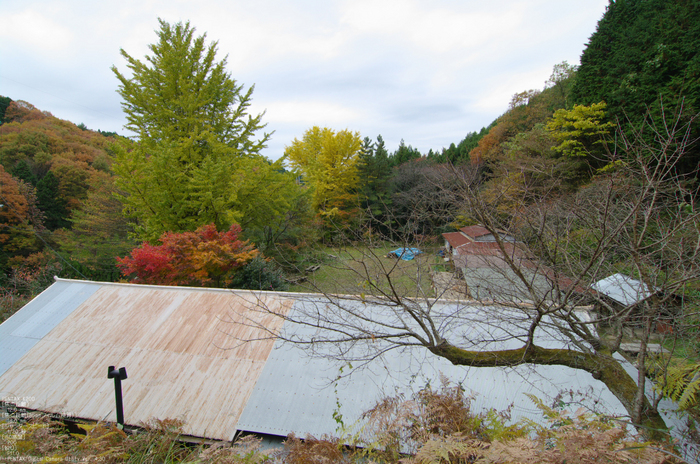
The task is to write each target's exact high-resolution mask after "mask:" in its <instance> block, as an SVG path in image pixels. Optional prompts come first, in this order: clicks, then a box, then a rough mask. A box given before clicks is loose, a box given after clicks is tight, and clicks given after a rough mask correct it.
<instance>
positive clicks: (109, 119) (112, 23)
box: [0, 0, 608, 159]
mask: <svg viewBox="0 0 700 464" xmlns="http://www.w3.org/2000/svg"><path fill="white" fill-rule="evenodd" d="M607 4H608V0H584V1H582V0H491V1H483V0H479V1H475V0H430V1H427V0H415V1H411V0H406V1H399V0H393V1H392V0H347V1H346V0H325V1H311V0H300V1H297V0H286V1H285V0H269V1H268V0H247V1H238V0H229V1H218V2H215V1H210V0H198V1H192V0H189V1H186V2H185V1H179V0H168V1H164V0H138V1H134V0H120V1H112V0H107V1H94V0H91V1H78V0H76V1H68V0H65V1H62V0H51V1H48V0H46V1H43V0H22V1H11V0H6V1H0V17H2V19H3V21H2V22H3V27H2V28H0V95H4V96H8V97H10V98H12V99H13V100H25V101H28V102H29V103H32V104H34V105H35V106H36V107H37V108H39V109H41V110H45V111H50V112H51V113H53V115H54V116H56V117H58V118H61V119H67V120H69V121H72V122H74V123H76V124H78V123H81V122H82V123H85V124H86V125H87V126H88V127H89V128H91V129H102V130H106V131H116V132H119V133H122V134H126V132H125V131H124V130H123V129H122V126H123V125H124V122H125V119H124V117H123V115H122V111H121V106H120V97H119V95H118V94H117V93H116V89H117V79H116V77H115V76H114V75H113V73H112V72H111V70H110V67H111V66H112V65H116V66H117V68H118V69H120V70H122V71H126V66H125V62H124V61H123V59H122V58H121V56H120V55H119V49H120V48H123V49H124V50H126V51H127V52H128V53H129V54H130V55H131V56H133V57H137V58H143V57H144V56H145V55H146V53H147V46H148V44H150V43H154V42H155V41H156V40H157V37H156V34H155V32H154V31H155V29H157V28H158V21H157V18H159V17H160V18H163V19H164V20H166V21H168V22H171V23H174V22H178V21H187V20H189V21H190V23H191V25H192V26H194V27H195V28H196V29H197V32H198V33H199V34H202V33H207V37H208V39H210V40H218V41H219V55H218V56H219V57H220V58H223V57H225V56H227V55H228V69H229V71H230V72H231V74H232V77H234V78H235V79H236V80H237V81H238V82H239V83H242V84H245V85H246V86H250V85H252V84H255V92H254V94H253V111H254V112H261V111H266V115H265V117H264V121H266V122H267V124H268V126H267V130H269V131H275V133H274V134H273V136H272V139H271V141H270V143H269V146H268V148H267V149H266V150H265V151H264V154H265V155H267V156H268V157H270V158H273V159H276V158H278V157H280V156H281V155H282V153H283V152H284V147H285V146H286V145H288V144H289V143H290V142H291V141H292V140H293V139H294V138H295V137H296V138H301V137H302V136H303V134H304V131H306V130H307V129H308V128H310V127H311V126H314V125H318V126H328V127H331V128H333V129H336V130H340V129H349V130H352V131H359V132H360V133H361V135H362V136H363V137H365V136H368V137H370V138H372V139H375V138H376V136H377V135H378V134H381V135H382V137H384V139H385V141H386V142H387V148H388V149H389V151H393V150H395V149H396V147H397V146H398V144H399V141H400V140H401V139H404V140H405V142H406V144H407V145H412V146H414V147H415V148H418V149H419V150H420V151H421V152H424V153H425V152H427V151H428V150H429V149H431V148H432V149H434V150H439V149H441V148H442V147H447V146H449V144H450V143H453V142H454V143H458V142H459V141H460V140H462V139H463V138H464V136H465V135H466V134H467V133H468V132H471V131H478V130H480V129H481V128H482V127H484V126H486V125H488V124H489V123H490V122H491V121H493V120H494V119H495V118H496V117H497V116H499V115H500V114H502V113H503V112H504V111H505V110H506V109H507V107H508V103H509V102H510V99H511V97H512V95H513V94H515V93H517V92H521V91H523V90H528V89H542V88H543V87H544V83H545V81H546V80H547V78H548V77H549V76H550V74H551V71H552V67H553V66H554V65H555V64H557V63H560V62H562V61H565V60H566V61H568V62H569V63H570V64H578V63H579V60H580V56H581V52H582V51H583V49H584V47H585V45H586V43H587V41H588V38H589V37H590V35H591V34H592V33H593V32H594V31H595V27H596V23H597V22H598V20H599V19H600V18H601V17H602V15H603V13H604V12H605V6H606V5H607Z"/></svg>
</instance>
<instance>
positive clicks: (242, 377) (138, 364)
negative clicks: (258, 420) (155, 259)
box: [0, 285, 292, 440]
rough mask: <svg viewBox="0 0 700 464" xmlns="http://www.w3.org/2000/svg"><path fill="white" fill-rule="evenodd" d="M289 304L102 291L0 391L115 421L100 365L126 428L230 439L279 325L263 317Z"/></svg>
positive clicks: (119, 288) (196, 293)
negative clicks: (111, 369) (117, 386)
mask: <svg viewBox="0 0 700 464" xmlns="http://www.w3.org/2000/svg"><path fill="white" fill-rule="evenodd" d="M256 305H258V306H264V307H265V308H266V309H265V310H264V311H251V307H252V306H256ZM291 305H292V300H288V299H285V298H283V297H280V296H277V295H262V296H256V297H254V298H253V297H252V294H251V293H248V292H245V294H244V293H241V294H236V293H233V292H230V291H212V290H197V289H178V288H158V287H146V286H143V287H142V286H137V285H103V286H102V287H101V288H100V289H99V290H98V291H97V292H95V293H94V294H93V295H92V296H91V297H90V298H88V299H87V300H86V301H85V302H84V303H82V304H81V305H80V306H78V307H77V308H76V309H75V310H74V311H73V312H72V313H71V314H70V315H69V316H68V317H66V318H65V319H64V320H63V321H62V322H61V323H60V324H58V325H57V326H56V327H55V328H54V329H53V330H52V331H51V332H49V333H48V334H47V335H46V336H45V337H43V339H42V340H41V341H39V342H38V343H37V344H36V346H34V348H32V349H31V350H30V351H29V352H27V353H26V354H25V355H24V357H23V358H22V359H21V362H18V363H15V365H13V366H12V367H11V368H10V369H8V371H7V372H6V373H5V374H4V375H3V376H2V377H0V393H1V394H2V395H3V396H16V397H30V398H33V401H31V402H30V404H28V405H27V406H28V407H30V408H32V409H40V410H45V411H49V412H56V413H63V414H73V415H76V416H78V417H84V418H89V419H95V420H100V419H105V418H107V419H109V420H114V411H113V409H114V389H113V384H112V382H111V381H110V380H108V379H107V367H108V366H110V365H114V366H117V367H120V366H125V367H126V368H127V372H128V375H129V378H128V379H127V380H125V381H124V382H123V384H122V386H123V390H124V414H125V419H126V421H127V423H130V424H137V423H139V422H141V421H147V420H149V419H151V418H153V417H157V418H161V419H162V418H178V419H182V420H184V421H185V422H186V426H185V427H186V428H185V433H187V434H191V435H195V436H207V437H210V438H218V439H225V440H230V439H231V438H232V437H233V435H234V433H235V431H236V424H237V422H238V418H239V416H240V414H241V412H242V410H243V408H244V407H245V403H246V401H247V400H248V397H249V396H250V393H251V391H252V389H253V387H254V386H255V383H256V381H257V379H258V376H259V375H260V372H261V370H262V368H263V366H264V364H265V362H266V360H267V357H268V356H269V353H270V350H271V349H272V346H273V343H274V341H273V340H271V339H270V338H269V337H268V336H267V332H266V330H269V331H272V332H276V331H278V330H279V329H280V327H281V325H282V322H283V321H282V319H281V318H279V317H275V316H274V315H273V314H271V312H280V313H283V314H286V312H287V311H288V310H289V307H290V306H291ZM259 327H265V329H266V330H261V329H260V328H259ZM254 339H260V340H258V341H251V342H247V343H240V342H239V341H238V340H254ZM29 392H31V396H30V393H29ZM213 428H215V429H213Z"/></svg>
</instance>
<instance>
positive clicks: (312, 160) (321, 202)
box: [284, 126, 362, 218]
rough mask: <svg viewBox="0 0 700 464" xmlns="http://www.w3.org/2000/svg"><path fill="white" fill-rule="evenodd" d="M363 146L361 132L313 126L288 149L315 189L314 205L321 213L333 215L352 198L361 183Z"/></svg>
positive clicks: (290, 158) (297, 167)
mask: <svg viewBox="0 0 700 464" xmlns="http://www.w3.org/2000/svg"><path fill="white" fill-rule="evenodd" d="M361 149H362V140H361V139H360V133H359V132H351V131H349V130H341V131H338V132H336V131H334V130H333V129H329V128H327V127H324V128H320V127H318V126H314V127H312V128H311V129H309V130H307V131H306V132H305V133H304V137H303V138H302V139H301V140H298V139H296V138H295V139H294V140H293V141H292V143H291V144H290V145H289V146H288V147H287V148H286V149H285V152H284V153H285V156H286V159H287V160H288V161H289V163H290V165H291V166H292V167H293V168H295V169H298V170H299V171H300V172H301V174H302V180H303V182H305V183H306V184H307V185H309V187H310V188H312V189H313V193H312V204H313V207H314V209H315V210H316V211H317V212H318V213H319V214H320V215H322V216H326V217H330V218H333V217H335V216H338V215H339V214H341V211H340V208H339V207H341V206H342V205H343V204H348V203H350V202H351V200H352V196H353V195H354V191H355V189H356V187H357V182H358V160H359V155H360V151H361Z"/></svg>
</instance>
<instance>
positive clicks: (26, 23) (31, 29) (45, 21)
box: [0, 8, 76, 59]
mask: <svg viewBox="0 0 700 464" xmlns="http://www.w3.org/2000/svg"><path fill="white" fill-rule="evenodd" d="M51 10H52V8H49V9H45V8H42V9H41V11H39V8H27V9H24V10H22V11H19V12H17V13H13V14H9V15H6V16H4V17H3V27H2V28H0V40H2V41H3V42H5V43H12V44H14V45H15V46H20V47H21V48H23V49H25V50H26V53H32V54H39V55H42V56H43V57H45V58H54V59H55V58H57V56H56V54H57V53H58V54H59V55H64V54H66V53H67V51H68V50H71V49H72V48H73V47H75V45H76V43H75V36H74V33H73V31H72V30H71V29H70V28H68V27H66V26H65V25H62V24H59V23H58V22H57V21H56V20H55V19H53V18H54V17H53V15H52V13H51ZM50 17H51V19H50Z"/></svg>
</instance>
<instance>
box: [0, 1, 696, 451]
mask: <svg viewBox="0 0 700 464" xmlns="http://www.w3.org/2000/svg"><path fill="white" fill-rule="evenodd" d="M217 47H218V44H217V42H209V41H208V40H207V37H206V35H205V34H204V35H199V36H198V35H197V34H196V32H195V29H194V28H193V27H192V26H191V25H190V24H189V23H177V24H169V23H167V22H165V21H162V20H160V24H159V30H158V31H157V37H156V39H155V43H154V44H152V45H151V46H150V47H149V50H150V54H149V55H147V56H145V57H133V56H131V55H130V54H129V53H128V51H126V50H122V55H123V56H124V58H125V59H126V62H127V63H128V64H127V68H128V69H127V70H125V69H117V68H116V67H115V68H113V72H114V74H115V76H116V78H117V79H118V82H119V84H118V89H117V90H118V92H119V94H120V95H121V97H122V101H123V103H122V106H123V109H124V112H125V114H126V117H127V125H126V128H127V129H128V130H130V131H131V132H132V133H133V134H135V136H134V137H132V138H125V137H120V136H118V135H116V134H105V133H101V132H99V131H97V132H96V131H93V130H90V129H88V128H86V127H85V126H84V125H78V126H76V125H75V124H73V123H71V122H68V121H63V120H60V119H57V118H55V117H53V116H52V115H51V114H50V113H47V112H43V111H41V110H40V109H37V108H34V107H33V106H32V105H31V104H30V103H27V102H23V101H11V100H10V98H7V97H3V98H2V99H0V122H1V125H0V203H1V205H0V245H1V246H2V253H1V254H0V268H1V270H2V274H0V285H1V286H2V290H1V292H2V293H1V294H0V304H1V305H2V310H3V317H7V316H8V315H9V314H11V313H12V311H14V310H16V309H17V308H18V307H19V306H21V305H22V304H23V303H25V302H26V301H27V300H28V299H29V298H31V297H33V296H35V295H36V294H37V292H39V291H40V290H41V289H43V288H45V287H46V286H47V285H48V284H49V283H50V278H51V276H53V275H54V274H55V275H59V276H63V277H77V278H85V279H94V280H124V281H130V282H135V283H149V284H160V285H196V286H215V287H226V288H250V289H263V290H276V289H287V288H288V283H289V281H293V282H298V281H300V280H301V279H304V278H306V277H307V276H306V275H305V273H306V272H307V271H308V272H311V271H309V269H311V270H314V269H317V268H318V266H320V265H321V264H324V263H326V262H328V261H332V260H334V259H335V260H337V259H338V257H337V256H335V255H333V254H332V253H330V252H329V248H330V247H333V246H336V247H337V246H340V245H345V246H348V247H350V248H351V249H353V250H355V249H358V250H363V252H366V253H367V254H368V255H369V256H371V257H373V258H375V260H376V261H378V262H380V265H378V266H377V267H376V268H374V267H370V266H367V265H366V263H362V265H361V266H358V267H357V268H354V269H351V270H352V271H353V272H354V273H355V274H354V275H355V277H356V280H358V281H359V283H358V285H357V287H362V288H363V289H364V290H365V291H366V293H365V291H363V293H362V295H361V297H358V298H360V299H361V300H362V301H363V302H364V300H365V298H366V296H367V295H372V296H375V297H381V298H382V299H383V300H382V301H388V303H387V304H386V306H387V307H391V308H392V310H395V311H403V312H401V313H400V316H396V317H395V319H393V320H395V321H396V322H395V325H391V324H386V325H382V329H381V330H386V333H381V334H374V333H372V334H367V333H364V332H362V330H363V328H364V327H363V326H362V324H361V323H358V325H357V326H355V327H353V326H352V325H351V323H350V322H348V320H363V319H362V317H364V315H362V314H360V315H359V317H357V318H355V319H353V318H346V319H342V318H341V319H339V320H332V319H328V320H323V319H322V318H323V317H326V316H325V315H324V316H319V315H318V314H315V315H314V316H315V317H316V319H315V320H314V322H313V323H311V324H310V325H313V324H317V325H316V327H323V328H324V329H325V328H327V327H338V326H341V327H343V330H338V331H337V332H340V333H342V335H341V336H340V337H341V338H342V337H344V336H346V335H347V333H353V334H355V333H354V332H353V330H355V329H357V330H358V331H359V333H360V335H353V336H354V337H355V338H352V337H350V340H349V341H350V342H352V343H355V342H357V341H358V340H363V341H366V340H368V339H371V340H372V341H374V339H375V336H376V338H378V339H385V340H391V341H392V342H393V341H394V340H400V341H397V342H396V343H397V345H399V346H400V345H401V343H404V340H405V339H409V342H405V344H406V345H419V346H423V347H425V348H427V349H428V350H430V351H431V352H432V353H433V354H435V355H438V356H442V357H445V358H447V359H449V360H450V361H452V362H453V363H455V364H461V365H467V366H473V367H484V366H489V367H500V366H513V365H518V364H522V363H535V364H546V365H558V366H567V367H571V368H574V369H581V370H584V371H585V372H586V373H587V374H590V375H592V376H593V377H594V378H596V379H599V380H601V381H602V382H604V383H605V384H606V386H607V387H608V388H610V390H611V391H612V392H613V393H614V394H615V395H616V396H617V398H618V399H619V400H620V401H621V402H622V404H623V405H624V406H625V408H627V411H628V412H629V417H630V418H631V420H632V423H634V424H637V425H639V426H640V430H641V429H644V431H645V433H647V434H648V436H650V437H652V438H659V436H660V434H662V432H663V431H664V430H665V429H666V427H665V425H664V422H663V419H662V418H661V416H660V414H659V411H658V402H657V403H653V402H650V401H649V400H648V399H647V398H646V397H645V396H644V379H645V378H646V377H645V376H646V375H647V374H649V375H651V374H655V375H656V376H657V377H656V378H657V379H659V385H660V386H659V388H660V389H661V390H663V393H664V394H666V395H668V396H671V397H674V396H675V397H676V399H681V400H682V403H683V406H684V407H686V408H689V409H692V408H695V412H696V413H697V404H698V402H697V399H698V395H697V392H698V391H700V380H698V374H697V372H698V369H699V368H700V364H699V363H698V362H697V361H698V359H700V352H699V348H698V345H697V336H698V333H700V332H699V331H700V329H699V327H700V324H698V318H697V314H698V308H700V303H699V300H700V209H698V208H699V207H700V205H699V203H698V195H699V194H700V179H698V176H699V175H700V146H699V145H698V143H697V142H698V137H700V123H699V119H698V117H699V113H700V58H699V55H698V53H697V51H698V49H700V4H699V3H698V2H695V1H688V0H649V1H638V0H616V1H611V2H610V4H609V6H608V8H607V10H606V13H605V15H604V17H603V18H602V19H601V21H600V22H599V24H598V27H597V29H596V31H595V32H593V34H592V35H591V37H590V40H589V42H588V44H587V46H586V49H585V51H584V53H583V55H582V57H581V63H580V64H570V63H567V62H562V63H559V64H553V71H552V74H551V76H550V77H549V79H548V80H547V81H546V82H544V83H543V84H544V85H543V87H542V88H541V89H523V90H522V92H519V93H517V94H515V95H514V96H513V97H512V100H511V102H510V104H509V106H508V107H507V108H504V110H505V111H504V113H503V114H502V115H501V116H500V117H498V118H497V119H496V120H494V121H493V122H492V123H491V124H489V125H488V126H487V127H484V128H464V133H465V136H464V138H463V139H462V140H455V141H454V143H452V144H450V145H449V147H444V148H438V147H436V149H435V150H430V151H429V152H428V153H420V152H419V151H418V150H416V149H415V148H413V147H412V146H411V145H410V140H408V142H405V141H403V140H402V141H401V143H400V144H399V146H398V147H387V146H386V144H385V142H384V140H383V138H382V136H381V135H375V134H360V133H359V132H356V131H353V130H351V129H346V130H338V129H337V128H329V127H318V126H313V127H311V128H309V129H308V130H306V131H305V132H304V133H303V134H298V137H297V138H295V139H294V140H290V141H288V143H287V146H286V150H285V152H284V156H282V157H281V158H280V159H279V160H276V161H273V160H270V159H268V158H266V157H265V156H263V155H262V154H261V150H262V149H263V148H264V147H265V145H266V143H267V142H268V140H269V139H270V137H274V134H269V133H267V132H265V131H266V125H265V118H264V114H251V113H250V106H251V101H252V99H253V98H254V95H253V89H254V86H253V85H250V86H245V85H244V84H242V83H239V82H238V81H236V80H235V78H234V77H233V76H232V75H231V73H230V71H229V70H228V69H227V61H226V59H225V58H224V59H221V58H220V54H219V50H218V48H217ZM10 97H11V96H10ZM376 133H377V134H380V133H381V128H376ZM407 135H408V134H407ZM476 224H481V225H483V227H485V228H486V229H487V230H488V231H489V232H490V233H491V234H492V236H493V237H494V241H495V242H496V243H497V245H498V247H500V248H499V250H500V253H501V254H502V255H505V258H504V259H503V262H504V263H505V264H503V265H502V266H501V269H499V270H500V271H502V269H503V268H509V270H510V271H512V273H511V274H510V275H511V276H515V277H513V280H514V281H516V282H517V285H519V286H520V287H519V288H522V289H524V292H525V293H527V298H525V299H520V300H518V302H517V303H514V302H513V300H511V301H510V303H511V306H512V308H515V309H517V310H518V311H520V310H523V313H522V314H524V315H525V316H523V320H524V321H525V323H524V325H526V326H527V330H525V331H524V332H523V333H522V334H518V335H513V336H512V339H515V340H517V342H518V343H522V345H523V346H522V347H521V348H518V349H512V350H511V349H508V350H506V349H504V350H500V351H488V352H487V353H488V355H484V354H483V352H482V351H476V349H475V351H469V350H468V349H465V348H462V347H460V346H458V344H457V343H454V344H451V342H450V341H449V339H448V335H449V333H448V331H447V330H446V329H444V326H443V325H442V319H440V320H438V319H436V318H435V317H436V316H435V313H434V312H432V313H431V308H433V306H430V305H431V304H436V303H435V301H433V302H429V300H430V298H429V297H433V296H434V295H427V294H424V295H422V296H423V297H424V298H423V299H424V300H425V304H426V305H427V308H428V310H425V311H424V310H423V309H422V307H419V305H418V304H417V303H415V301H414V300H412V299H410V298H409V297H408V295H409V293H408V292H407V291H405V292H403V293H401V289H398V287H397V286H394V285H391V284H393V282H392V281H391V278H392V276H391V272H390V271H387V270H386V269H387V267H384V265H383V264H382V263H384V262H389V261H386V259H388V258H387V257H386V256H377V255H376V253H374V251H373V250H376V248H377V247H378V244H379V243H381V244H385V243H391V244H392V246H399V245H400V246H404V247H405V246H423V245H426V244H431V245H433V246H435V247H437V245H438V244H441V243H443V242H442V237H441V234H442V233H445V232H453V231H456V230H458V229H459V228H461V227H464V226H469V225H476ZM503 237H514V239H513V243H516V242H517V246H516V245H514V244H513V243H511V244H504V241H505V239H504V238H503ZM516 239H517V240H516ZM515 250H517V252H516V251H515ZM373 253H374V254H373ZM495 254H496V253H494V255H495ZM353 256H354V255H353ZM382 260H384V261H382ZM333 262H334V263H335V262H336V261H333ZM390 262H391V263H392V264H391V265H390V266H388V268H392V269H393V268H395V267H396V266H394V261H390ZM334 265H335V266H338V267H340V266H341V264H334ZM440 265H441V266H446V265H444V264H442V263H440ZM494 267H495V266H494ZM375 269H381V270H382V272H384V274H383V275H382V274H381V272H379V271H377V272H375ZM533 269H535V270H536V272H535V271H533ZM432 271H433V269H430V272H432ZM430 272H429V274H430ZM529 272H533V273H534V274H529ZM537 272H539V277H541V276H544V278H543V279H542V280H544V281H546V282H547V284H548V287H547V288H546V291H542V290H541V289H540V288H538V286H537V285H536V282H535V281H536V280H537V279H536V278H535V277H533V275H537ZM416 274H420V272H418V271H416ZM618 274H619V275H624V276H627V277H628V278H630V279H634V280H635V282H638V283H639V284H640V285H641V287H642V288H644V289H645V290H644V293H645V294H647V293H648V294H649V295H650V296H649V295H647V296H649V297H648V298H646V299H645V300H644V302H643V304H640V305H638V306H635V305H630V306H625V307H623V308H622V309H620V308H619V307H618V306H615V305H614V304H613V303H610V302H609V301H607V300H604V299H603V298H600V295H597V296H591V295H592V294H593V293H594V292H592V291H590V289H591V288H592V285H594V284H595V283H596V282H599V281H601V280H602V279H603V278H606V277H608V276H611V275H618ZM382 278H384V279H385V280H388V284H387V282H384V283H380V282H379V281H380V280H381V279H382ZM421 278H422V276H421V275H418V276H417V277H416V280H420V279H421ZM462 284H463V282H461V281H460V285H461V286H462V287H466V284H464V285H462ZM517 285H514V286H511V287H512V288H514V287H515V286H517ZM387 288H389V289H390V290H386V289H387ZM317 289H318V288H317ZM650 289H653V291H652V290H650ZM322 290H324V289H322ZM330 293H332V292H330V291H326V295H329V294H330ZM502 296H503V295H495V296H494V295H490V298H489V299H488V301H489V302H490V303H489V304H491V303H494V302H499V301H500V300H499V298H500V297H502ZM329 301H330V302H331V303H329V304H334V303H333V299H332V297H330V296H329ZM523 301H524V302H525V303H523ZM592 301H593V302H592ZM596 305H597V306H596ZM582 306H586V307H593V306H596V308H598V310H599V313H597V315H596V316H595V317H596V318H597V319H596V320H595V321H593V322H591V321H589V320H588V319H586V318H583V317H581V316H580V314H579V313H577V312H576V311H575V309H576V308H578V307H582ZM523 308H526V309H527V311H525V310H524V309H523ZM340 309H342V308H340ZM351 311H352V309H351ZM528 311H529V312H528ZM503 313H504V314H505V313H507V311H504V312H503ZM338 314H342V311H340V310H339V312H338ZM406 314H407V315H408V316H407V317H405V318H404V316H405V315H406ZM351 315H352V316H358V314H357V312H355V313H351ZM328 317H329V318H330V317H331V316H328ZM493 317H494V318H497V317H505V316H502V315H494V316H493ZM404 319H410V320H411V321H416V323H417V325H419V326H420V327H421V330H424V331H425V333H423V332H420V330H418V329H415V326H416V324H414V325H410V324H408V325H405V326H404V325H402V324H406V323H405V321H404ZM495 320H497V319H495ZM497 321H498V320H497ZM543 321H550V322H547V324H549V325H548V326H546V329H542V327H543V324H545V322H543ZM551 321H553V322H551ZM630 321H633V323H634V324H636V325H633V326H632V328H630V327H629V326H630V324H632V323H631V322H630ZM492 322H493V321H492ZM505 322H507V323H511V322H512V320H507V321H505ZM493 323H494V325H498V322H493ZM661 323H663V324H666V326H664V325H663V324H661ZM333 324H335V325H333ZM397 327H398V328H397ZM659 327H662V328H663V329H664V330H665V331H666V332H664V333H666V334H670V335H669V337H668V338H667V339H665V340H671V341H669V342H668V343H669V344H671V345H672V347H671V350H676V349H677V348H678V347H680V349H682V350H683V351H682V353H683V354H682V355H681V356H685V358H687V359H690V361H684V363H680V364H678V365H676V364H674V363H676V362H678V356H676V357H675V358H673V357H672V356H669V357H668V358H663V359H662V358H653V359H648V358H646V347H647V344H648V343H649V342H652V341H653V340H652V338H653V337H655V336H656V335H657V334H656V331H657V330H658V329H659ZM597 328H601V331H600V332H598V331H597ZM441 330H442V332H441ZM540 330H554V331H557V333H558V334H560V335H562V336H563V337H565V338H566V339H567V340H568V341H570V345H571V347H573V348H567V349H549V348H545V347H539V346H537V345H535V341H534V340H535V339H534V333H535V332H536V331H540ZM346 331H347V332H346ZM392 331H393V332H392ZM417 332H420V335H417ZM630 333H631V334H632V335H630ZM623 338H629V339H630V340H632V341H634V342H635V343H637V344H639V346H640V347H641V348H640V353H641V354H640V356H639V357H638V358H637V360H636V363H637V368H638V369H639V372H640V374H639V378H638V379H632V378H631V376H630V375H629V374H628V373H627V372H625V371H624V369H623V368H622V367H621V365H620V363H619V362H618V361H617V360H615V359H614V358H613V357H612V355H613V353H615V352H617V351H619V350H620V346H621V345H620V344H621V342H622V340H623ZM326 341H333V342H335V340H326ZM342 341H346V342H347V341H348V340H347V339H344V340H341V342H342ZM657 341H658V340H657ZM339 343H340V342H339ZM659 343H662V342H659ZM341 351H342V350H341ZM660 359H661V360H660ZM679 366H680V367H679ZM661 379H662V380H661ZM635 380H636V381H637V382H638V383H637V382H635Z"/></svg>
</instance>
